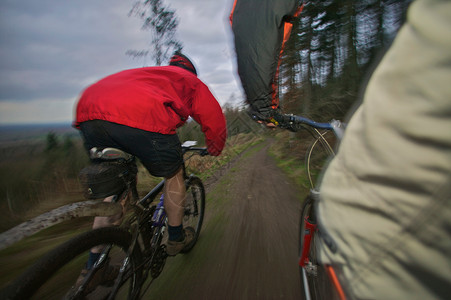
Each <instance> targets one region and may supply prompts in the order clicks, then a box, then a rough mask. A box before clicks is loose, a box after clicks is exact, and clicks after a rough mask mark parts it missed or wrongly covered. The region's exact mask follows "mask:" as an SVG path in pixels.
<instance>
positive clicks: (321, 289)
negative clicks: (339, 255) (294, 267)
mask: <svg viewBox="0 0 451 300" xmlns="http://www.w3.org/2000/svg"><path fill="white" fill-rule="evenodd" d="M314 202H315V201H314V198H313V196H312V195H309V196H308V197H307V198H306V199H305V201H304V205H303V206H302V210H301V220H300V226H299V228H300V230H299V257H300V258H301V257H302V253H303V251H307V253H308V255H307V257H306V259H307V261H306V262H304V263H305V265H304V266H303V267H302V266H300V267H299V271H300V275H301V286H302V287H303V289H304V295H305V299H306V300H310V299H312V300H314V299H316V300H336V299H340V298H339V297H338V294H337V292H336V290H335V289H334V287H333V285H332V283H331V281H330V279H329V275H328V274H327V271H326V269H325V268H324V266H323V265H321V264H320V263H319V262H318V256H317V245H316V242H317V241H318V236H317V234H316V233H317V232H316V217H315V211H314ZM312 225H313V227H312ZM312 228H315V229H312ZM307 234H311V235H312V236H311V240H310V243H309V245H308V241H306V239H305V236H306V235H307Z"/></svg>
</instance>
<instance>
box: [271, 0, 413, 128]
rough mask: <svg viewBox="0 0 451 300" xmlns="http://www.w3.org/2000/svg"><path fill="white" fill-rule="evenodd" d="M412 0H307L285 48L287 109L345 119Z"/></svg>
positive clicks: (322, 118)
mask: <svg viewBox="0 0 451 300" xmlns="http://www.w3.org/2000/svg"><path fill="white" fill-rule="evenodd" d="M411 2H412V1H411V0H359V1H355V0H346V1H340V0H328V1H304V9H303V11H302V13H301V15H300V17H299V18H298V19H295V20H294V22H293V29H292V33H291V36H290V39H289V41H288V42H287V45H286V46H285V49H284V52H283V60H282V65H281V70H280V77H279V80H280V87H281V91H280V95H283V96H282V97H281V104H282V108H283V110H284V111H285V112H289V113H294V114H302V115H304V116H307V117H310V118H313V119H315V120H317V121H328V120H330V119H331V118H336V119H342V118H343V117H344V116H345V114H346V113H347V112H348V110H349V108H350V107H351V106H352V104H353V103H355V102H356V101H357V100H359V99H358V98H359V92H360V91H361V90H362V89H363V88H364V87H365V84H366V80H367V79H368V76H369V75H370V74H371V71H372V70H373V68H374V66H375V65H376V64H377V63H378V61H379V60H380V58H381V56H382V54H383V53H384V51H385V50H386V49H387V48H388V47H389V45H390V44H391V42H392V40H393V39H394V37H395V36H396V33H397V31H398V30H399V28H400V27H401V25H402V24H403V22H404V21H405V18H406V11H407V8H408V6H409V4H410V3H411Z"/></svg>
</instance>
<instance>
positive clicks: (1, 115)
mask: <svg viewBox="0 0 451 300" xmlns="http://www.w3.org/2000/svg"><path fill="white" fill-rule="evenodd" d="M133 3H135V0H65V1H62V0H39V1H36V0H20V1H17V0H1V1H0V124H5V123H51V122H71V120H72V118H73V110H74V104H75V102H76V100H77V98H78V96H79V94H80V92H81V91H82V90H83V89H84V88H85V87H86V86H87V85H89V84H91V83H94V82H95V81H97V80H99V79H101V78H102V77H104V76H106V75H109V74H112V73H115V72H117V71H120V70H123V69H128V68H135V67H143V66H148V65H153V61H151V59H150V58H148V59H147V61H146V60H144V59H139V60H138V59H135V60H134V59H132V58H130V57H129V56H127V55H126V54H125V53H126V51H127V50H129V49H135V50H141V49H148V46H149V43H150V33H149V32H146V31H142V30H141V25H142V21H141V20H139V19H137V18H135V17H129V16H128V13H129V11H130V9H131V8H132V6H133ZM164 3H165V4H167V5H170V7H171V8H172V9H173V10H176V14H177V16H178V17H179V21H180V23H179V27H178V39H179V40H181V41H182V43H183V46H184V52H185V53H186V54H187V55H188V56H189V57H190V58H191V59H192V60H193V61H194V63H195V65H196V67H197V69H198V73H199V78H200V79H201V80H202V81H204V82H205V83H206V84H207V85H208V86H209V88H210V90H211V91H212V93H213V94H214V95H215V96H216V98H217V99H218V101H219V102H220V104H221V105H223V104H224V103H225V102H227V100H229V98H230V95H231V94H232V93H235V95H241V94H240V93H241V88H240V84H239V81H238V78H237V75H236V68H235V62H234V60H235V58H234V51H233V42H232V41H233V40H232V36H231V29H230V27H229V24H228V19H227V18H228V14H229V12H230V9H231V6H232V0H191V1H189V0H165V1H164Z"/></svg>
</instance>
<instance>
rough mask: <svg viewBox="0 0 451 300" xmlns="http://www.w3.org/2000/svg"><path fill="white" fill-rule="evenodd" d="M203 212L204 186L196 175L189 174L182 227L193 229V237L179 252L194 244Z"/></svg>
mask: <svg viewBox="0 0 451 300" xmlns="http://www.w3.org/2000/svg"><path fill="white" fill-rule="evenodd" d="M204 213H205V188H204V185H203V184H202V181H201V180H200V178H198V177H197V176H194V175H191V176H190V177H189V178H188V179H187V180H186V199H185V214H184V217H183V227H185V228H186V227H192V228H193V229H194V239H193V241H192V242H191V243H190V244H188V245H187V246H186V247H185V248H184V249H183V250H182V251H181V252H182V253H187V252H189V251H191V249H192V248H193V247H194V245H195V244H196V242H197V240H198V238H199V234H200V230H201V228H202V223H203V220H204Z"/></svg>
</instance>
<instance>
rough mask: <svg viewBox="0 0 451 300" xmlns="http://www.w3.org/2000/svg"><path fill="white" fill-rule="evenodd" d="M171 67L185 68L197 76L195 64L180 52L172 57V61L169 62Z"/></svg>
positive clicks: (176, 52)
mask: <svg viewBox="0 0 451 300" xmlns="http://www.w3.org/2000/svg"><path fill="white" fill-rule="evenodd" d="M169 65H170V66H177V67H180V68H183V69H185V70H188V71H190V72H191V73H193V74H194V75H196V76H197V71H196V68H195V67H194V64H193V63H192V62H191V61H190V60H189V58H188V57H186V56H185V55H183V54H182V53H181V52H180V51H175V53H174V55H172V57H171V60H170V61H169Z"/></svg>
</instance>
